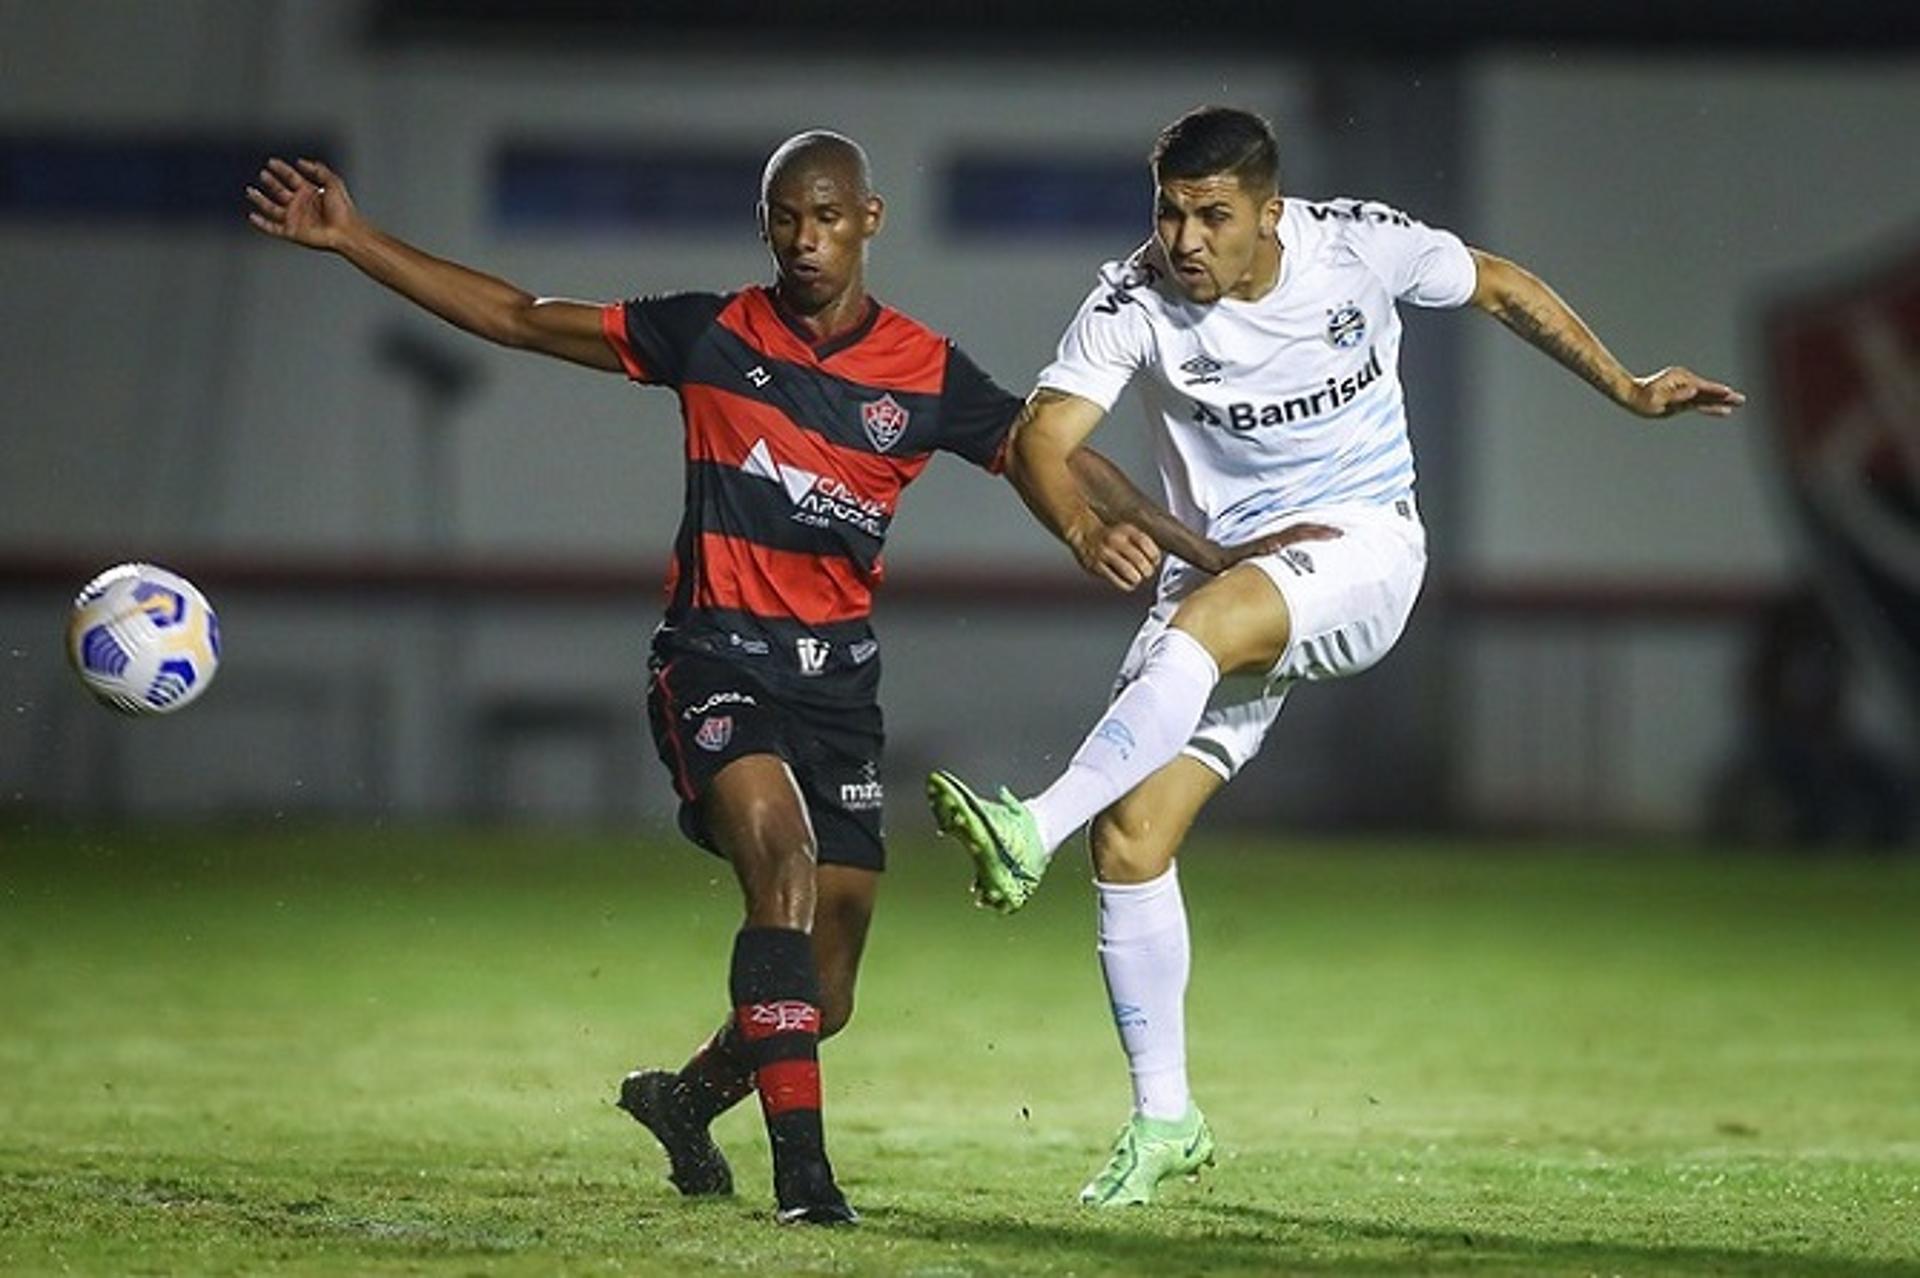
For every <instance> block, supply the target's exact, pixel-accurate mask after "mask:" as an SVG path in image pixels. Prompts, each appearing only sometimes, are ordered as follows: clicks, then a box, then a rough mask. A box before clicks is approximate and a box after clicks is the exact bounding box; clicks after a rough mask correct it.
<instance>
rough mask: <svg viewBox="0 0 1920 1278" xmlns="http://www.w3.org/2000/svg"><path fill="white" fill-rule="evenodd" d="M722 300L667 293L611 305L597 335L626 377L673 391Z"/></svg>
mask: <svg viewBox="0 0 1920 1278" xmlns="http://www.w3.org/2000/svg"><path fill="white" fill-rule="evenodd" d="M725 305H726V299H725V298H724V297H721V296H719V295H718V294H714V293H668V294H665V295H662V296H658V297H636V298H632V299H629V300H628V301H625V302H614V303H612V304H611V305H609V306H606V307H603V308H602V309H601V312H600V331H601V332H603V333H604V334H606V338H607V345H609V346H611V347H612V348H613V353H614V354H616V355H618V356H619V357H620V364H621V366H622V367H623V368H625V369H626V370H627V376H628V377H630V378H632V379H633V380H634V381H636V382H643V383H645V384H647V385H649V386H678V385H679V384H680V379H681V376H682V374H683V373H684V371H685V369H686V366H687V352H688V351H690V350H692V349H693V344H694V342H696V341H697V340H699V337H700V335H701V334H702V333H704V332H706V331H707V327H708V326H709V325H710V324H712V323H713V318H714V316H716V315H718V314H719V313H720V309H721V307H723V306H725Z"/></svg>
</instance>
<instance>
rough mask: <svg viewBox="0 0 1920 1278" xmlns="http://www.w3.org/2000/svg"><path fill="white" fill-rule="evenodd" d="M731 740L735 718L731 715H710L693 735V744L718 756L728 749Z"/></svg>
mask: <svg viewBox="0 0 1920 1278" xmlns="http://www.w3.org/2000/svg"><path fill="white" fill-rule="evenodd" d="M731 740H733V716H732V715H730V714H714V715H708V716H707V718H706V720H705V721H704V722H703V723H701V725H700V727H699V729H698V730H697V731H695V732H694V734H693V743H694V744H695V745H697V746H699V747H700V748H701V749H702V750H705V751H707V752H708V753H710V754H718V753H719V752H720V751H722V750H724V749H726V748H727V742H729V741H731Z"/></svg>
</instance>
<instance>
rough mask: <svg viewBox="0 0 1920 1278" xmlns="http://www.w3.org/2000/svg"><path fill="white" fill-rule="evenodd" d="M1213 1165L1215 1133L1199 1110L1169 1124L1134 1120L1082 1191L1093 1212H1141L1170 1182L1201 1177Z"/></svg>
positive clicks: (1193, 1109) (1189, 1110)
mask: <svg viewBox="0 0 1920 1278" xmlns="http://www.w3.org/2000/svg"><path fill="white" fill-rule="evenodd" d="M1212 1165H1213V1129H1212V1128H1211V1127H1208V1126H1207V1119H1206V1116H1205V1115H1204V1114H1202V1113H1201V1112H1200V1109H1199V1107H1198V1106H1196V1105H1189V1106H1187V1116H1186V1117H1185V1118H1179V1119H1174V1120H1172V1121H1171V1122H1169V1121H1166V1120H1163V1119H1157V1118H1147V1117H1145V1116H1144V1115H1141V1114H1135V1115H1134V1116H1133V1117H1132V1118H1130V1119H1128V1120H1127V1123H1126V1125H1125V1126H1124V1127H1122V1128H1121V1129H1120V1134H1119V1136H1117V1137H1116V1138H1115V1139H1114V1142H1113V1157H1111V1158H1109V1159H1108V1160H1107V1165H1106V1166H1105V1167H1102V1168H1101V1169H1100V1174H1099V1175H1097V1176H1095V1177H1094V1178H1093V1179H1092V1180H1090V1181H1088V1182H1087V1187H1086V1188H1085V1189H1083V1190H1081V1191H1080V1201H1081V1202H1083V1203H1085V1204H1086V1205H1087V1206H1089V1207H1138V1206H1142V1205H1144V1204H1146V1203H1150V1202H1152V1201H1153V1196H1154V1194H1155V1193H1157V1192H1158V1191H1159V1188H1160V1182H1161V1181H1163V1180H1165V1179H1167V1178H1168V1177H1169V1176H1197V1175H1199V1173H1200V1169H1201V1168H1202V1167H1211V1166H1212Z"/></svg>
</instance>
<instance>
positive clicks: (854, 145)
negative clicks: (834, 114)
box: [760, 129, 873, 204]
mask: <svg viewBox="0 0 1920 1278" xmlns="http://www.w3.org/2000/svg"><path fill="white" fill-rule="evenodd" d="M816 161H826V162H828V163H834V164H842V165H845V166H846V168H845V172H846V175H847V177H848V178H849V179H850V180H851V181H852V182H853V184H854V187H855V188H856V190H855V192H854V194H855V195H857V196H859V198H861V199H863V200H864V199H866V198H867V196H869V195H871V194H873V176H872V167H871V166H870V165H869V164H868V163H867V152H866V148H864V147H862V146H861V145H860V144H859V143H858V142H855V141H854V140H853V139H852V138H850V137H848V136H847V135H846V134H844V133H835V132H834V131H833V130H831V129H808V130H807V131H806V132H805V133H796V134H794V135H793V136H792V137H790V138H788V139H787V140H786V141H785V142H782V143H781V144H780V145H779V146H777V147H775V148H774V151H773V154H772V155H770V156H768V157H767V167H766V168H764V169H762V170H761V171H760V202H761V203H762V204H765V203H766V202H767V196H768V195H769V194H770V193H771V192H772V190H773V184H774V183H775V182H777V181H779V180H780V178H781V176H782V175H783V174H785V173H786V171H787V170H788V169H790V168H793V167H794V166H796V165H800V164H807V163H813V162H816Z"/></svg>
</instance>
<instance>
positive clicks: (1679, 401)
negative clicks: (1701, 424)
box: [1627, 364, 1747, 417]
mask: <svg viewBox="0 0 1920 1278" xmlns="http://www.w3.org/2000/svg"><path fill="white" fill-rule="evenodd" d="M1746 402H1747V397H1746V396H1745V395H1742V394H1741V393H1740V392H1739V391H1737V390H1735V389H1734V388H1733V387H1731V386H1728V385H1725V384H1724V383H1721V382H1715V381H1709V380H1708V379H1707V378H1704V377H1702V376H1700V374H1698V373H1696V372H1694V371H1693V370H1692V369H1690V368H1681V367H1680V366H1679V365H1677V364H1676V365H1674V366H1673V367H1671V368H1663V369H1661V370H1660V371H1659V372H1657V373H1648V374H1647V375H1646V376H1645V377H1636V378H1634V379H1633V390H1632V391H1631V392H1630V393H1629V395H1628V397H1627V407H1628V408H1630V409H1632V410H1633V411H1634V412H1636V413H1638V414H1640V416H1642V417H1672V416H1673V415H1674V414H1675V413H1685V412H1695V413H1705V414H1706V415H1707V416H1708V417H1731V416H1733V410H1734V409H1736V408H1738V407H1740V405H1742V404H1744V403H1746Z"/></svg>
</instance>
